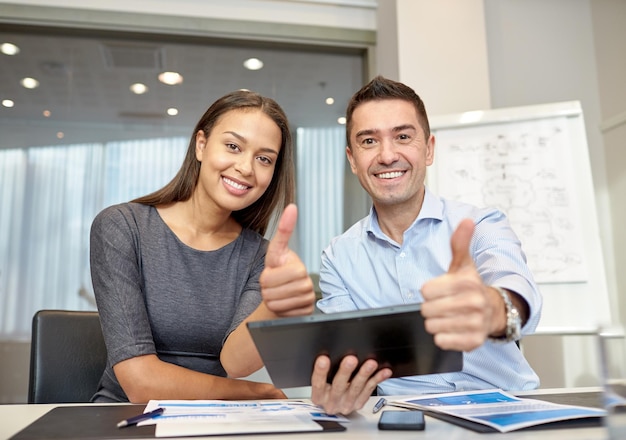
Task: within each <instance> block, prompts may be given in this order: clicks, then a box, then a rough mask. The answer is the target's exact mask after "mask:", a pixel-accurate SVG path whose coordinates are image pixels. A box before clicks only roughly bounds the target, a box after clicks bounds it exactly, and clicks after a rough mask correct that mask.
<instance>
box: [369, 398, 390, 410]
mask: <svg viewBox="0 0 626 440" xmlns="http://www.w3.org/2000/svg"><path fill="white" fill-rule="evenodd" d="M385 405H387V399H385V398H383V397H381V398H380V399H379V400H378V402H376V405H374V408H372V412H373V413H374V414H376V413H377V412H378V411H380V410H381V409H382V407H383V406H385Z"/></svg>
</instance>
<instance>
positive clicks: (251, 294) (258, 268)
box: [222, 239, 268, 344]
mask: <svg viewBox="0 0 626 440" xmlns="http://www.w3.org/2000/svg"><path fill="white" fill-rule="evenodd" d="M267 245H268V241H267V240H265V239H263V242H262V244H261V246H259V248H258V251H257V253H256V256H255V258H254V260H253V262H252V267H251V268H250V276H249V277H248V280H247V282H246V285H245V287H244V290H243V292H242V294H241V297H240V301H239V304H238V306H237V310H236V311H235V315H234V316H233V320H232V323H231V325H230V328H229V329H228V331H227V332H226V335H225V336H224V340H223V341H222V344H223V343H224V342H225V341H226V338H228V336H229V335H230V334H231V332H233V331H234V330H235V329H236V328H237V327H239V325H241V323H242V322H243V320H244V319H246V318H247V317H248V316H249V315H250V314H251V313H252V312H254V311H255V310H256V308H257V307H258V306H259V304H261V301H262V297H261V283H259V277H260V276H261V272H263V269H264V268H265V253H266V252H267Z"/></svg>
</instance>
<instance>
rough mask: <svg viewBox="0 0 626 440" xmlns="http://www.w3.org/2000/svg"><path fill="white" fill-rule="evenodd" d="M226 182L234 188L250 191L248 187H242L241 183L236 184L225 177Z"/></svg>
mask: <svg viewBox="0 0 626 440" xmlns="http://www.w3.org/2000/svg"><path fill="white" fill-rule="evenodd" d="M224 182H226V183H227V184H228V185H230V186H232V187H233V188H236V189H241V190H243V189H248V187H247V186H246V185H242V184H240V183H237V182H234V181H232V180H230V179H229V178H228V177H224Z"/></svg>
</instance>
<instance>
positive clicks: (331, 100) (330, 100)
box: [326, 96, 335, 105]
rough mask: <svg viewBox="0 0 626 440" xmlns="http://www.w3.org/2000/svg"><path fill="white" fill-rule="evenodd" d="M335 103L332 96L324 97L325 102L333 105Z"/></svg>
mask: <svg viewBox="0 0 626 440" xmlns="http://www.w3.org/2000/svg"><path fill="white" fill-rule="evenodd" d="M334 103H335V99H334V98H333V97H330V96H329V97H328V98H326V104H328V105H333V104H334Z"/></svg>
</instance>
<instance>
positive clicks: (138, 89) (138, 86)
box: [130, 83, 148, 95]
mask: <svg viewBox="0 0 626 440" xmlns="http://www.w3.org/2000/svg"><path fill="white" fill-rule="evenodd" d="M130 91H131V92H133V93H134V94H135V95H143V94H144V93H146V92H147V91H148V86H146V85H145V84H142V83H135V84H133V85H131V86H130Z"/></svg>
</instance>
